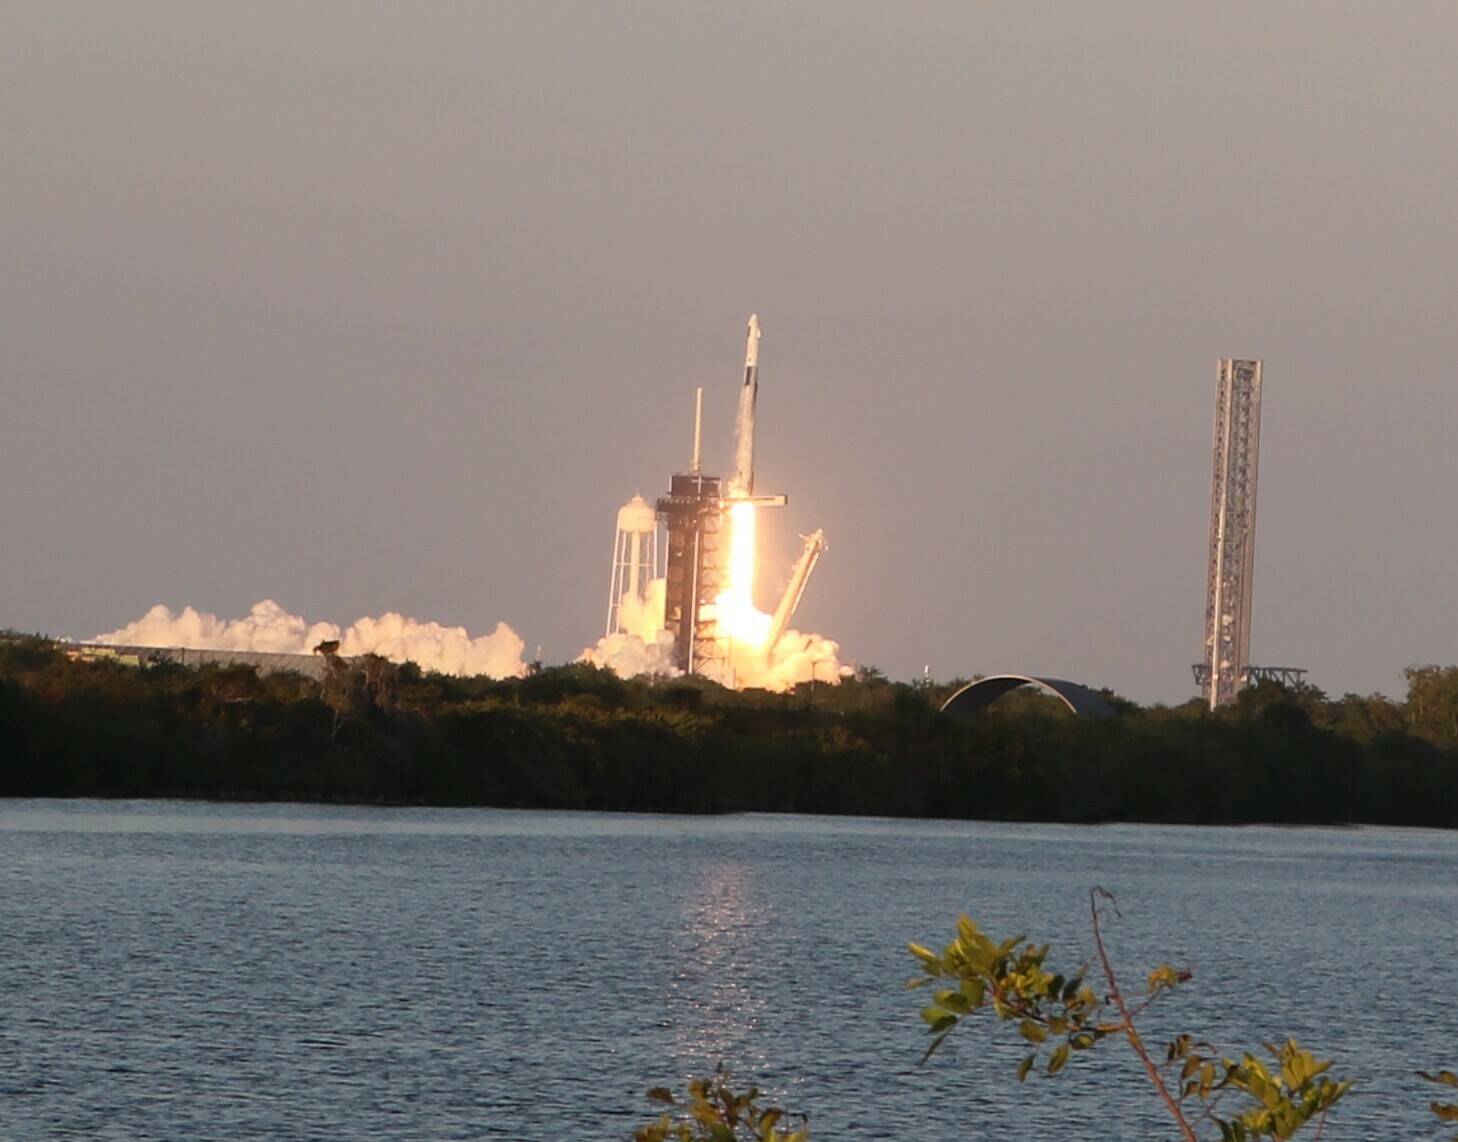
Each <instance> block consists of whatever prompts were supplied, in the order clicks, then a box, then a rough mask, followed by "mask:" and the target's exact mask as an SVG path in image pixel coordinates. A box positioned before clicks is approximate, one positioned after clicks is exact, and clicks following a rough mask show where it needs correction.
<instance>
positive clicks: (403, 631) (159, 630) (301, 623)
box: [92, 599, 526, 678]
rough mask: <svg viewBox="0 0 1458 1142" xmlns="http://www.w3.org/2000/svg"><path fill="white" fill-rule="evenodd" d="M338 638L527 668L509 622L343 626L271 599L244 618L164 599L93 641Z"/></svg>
mask: <svg viewBox="0 0 1458 1142" xmlns="http://www.w3.org/2000/svg"><path fill="white" fill-rule="evenodd" d="M335 640H337V641H338V642H339V653H340V654H342V655H344V656H345V657H351V656H353V655H358V654H378V655H380V656H381V657H382V658H388V659H389V660H390V661H391V662H400V663H405V662H413V663H415V664H416V665H417V666H419V667H420V668H421V669H422V670H431V671H435V672H436V673H439V674H454V675H457V676H468V675H485V676H486V677H488V678H515V677H519V676H520V675H522V674H524V673H525V672H526V664H525V663H524V662H523V661H522V651H523V650H524V649H525V648H526V644H525V643H524V642H523V641H522V639H521V636H520V635H518V634H517V633H516V631H514V630H512V629H511V627H509V626H507V625H506V624H505V623H498V624H497V625H496V629H495V630H494V631H492V632H491V633H490V634H484V635H479V636H477V637H475V638H472V637H471V635H470V634H468V633H467V631H466V629H465V628H464V627H445V626H441V625H440V623H433V622H420V621H418V620H416V619H412V618H407V617H406V616H404V615H400V614H396V613H395V612H393V611H389V612H386V613H385V614H383V615H379V616H378V617H375V618H368V617H366V618H362V619H357V620H356V621H355V622H354V623H353V624H352V625H351V626H349V627H347V628H346V629H344V630H341V629H340V628H339V627H338V626H336V625H335V624H334V623H327V622H316V623H310V622H309V621H308V620H306V619H304V618H302V617H300V616H299V615H294V614H290V613H289V612H288V611H286V610H284V608H283V607H281V606H279V605H278V604H277V603H275V602H274V601H273V600H272V599H264V600H263V601H262V602H260V603H255V604H254V605H253V609H252V610H251V611H249V613H248V615H247V616H246V617H245V618H241V619H220V618H218V616H217V615H213V614H208V613H207V612H205V611H197V610H194V609H193V608H192V607H184V608H183V609H182V611H181V613H177V614H174V613H173V612H172V611H171V610H170V609H169V608H167V607H165V606H163V605H161V604H160V603H159V604H158V605H157V606H155V607H153V608H152V609H151V610H150V611H148V612H147V613H146V614H145V615H143V616H142V617H141V618H139V619H137V620H136V621H135V622H132V623H128V624H127V625H126V626H124V627H122V628H120V629H119V630H114V631H111V632H110V633H108V634H103V635H97V636H96V638H95V639H94V640H92V641H94V642H99V643H108V644H113V645H118V646H155V647H187V648H189V649H192V650H251V651H262V652H266V653H271V654H309V653H311V652H312V651H313V649H314V648H315V647H316V646H318V645H319V644H320V643H321V642H332V641H335Z"/></svg>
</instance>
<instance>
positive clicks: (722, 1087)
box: [633, 1067, 810, 1142]
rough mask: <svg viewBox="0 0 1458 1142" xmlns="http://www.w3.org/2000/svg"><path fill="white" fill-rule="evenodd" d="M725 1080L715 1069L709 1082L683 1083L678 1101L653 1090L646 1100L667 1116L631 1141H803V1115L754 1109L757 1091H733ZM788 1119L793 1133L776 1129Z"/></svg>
mask: <svg viewBox="0 0 1458 1142" xmlns="http://www.w3.org/2000/svg"><path fill="white" fill-rule="evenodd" d="M729 1078H730V1076H729V1074H728V1072H726V1071H725V1070H724V1069H723V1068H722V1067H720V1068H719V1069H718V1070H717V1071H715V1073H714V1075H713V1077H711V1078H700V1079H691V1080H689V1084H688V1091H689V1092H688V1097H687V1099H685V1100H684V1101H683V1102H679V1101H678V1100H677V1099H675V1098H674V1096H673V1092H672V1091H670V1090H668V1088H667V1087H654V1088H653V1089H652V1090H650V1091H649V1092H648V1098H649V1099H651V1100H652V1101H653V1102H658V1103H662V1104H663V1105H665V1106H668V1107H672V1108H673V1112H672V1113H665V1114H664V1115H663V1116H662V1117H660V1118H659V1119H658V1121H657V1122H653V1123H650V1124H649V1125H647V1126H644V1127H641V1128H640V1129H638V1130H636V1131H635V1132H634V1133H633V1142H808V1139H809V1137H810V1130H809V1128H808V1127H807V1126H805V1125H804V1118H803V1116H799V1115H796V1116H791V1115H788V1114H787V1113H786V1112H785V1111H784V1110H782V1109H781V1108H780V1107H778V1106H760V1104H759V1100H760V1094H761V1092H760V1090H759V1088H758V1087H750V1088H749V1089H748V1090H746V1091H743V1092H737V1091H735V1090H734V1089H733V1088H732V1087H731V1086H730V1085H729ZM790 1117H794V1118H796V1119H797V1121H799V1122H800V1123H801V1125H800V1127H799V1129H795V1130H788V1131H787V1130H783V1129H781V1128H780V1123H781V1122H783V1121H785V1120H786V1119H788V1118H790Z"/></svg>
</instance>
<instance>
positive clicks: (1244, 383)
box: [1193, 358, 1306, 710]
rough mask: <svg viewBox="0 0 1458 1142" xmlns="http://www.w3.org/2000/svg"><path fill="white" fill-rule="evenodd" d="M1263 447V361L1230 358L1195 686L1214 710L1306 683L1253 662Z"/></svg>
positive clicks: (1221, 404) (1222, 390)
mask: <svg viewBox="0 0 1458 1142" xmlns="http://www.w3.org/2000/svg"><path fill="white" fill-rule="evenodd" d="M1260 448H1261V362H1260V361H1255V360H1238V359H1235V358H1225V359H1223V360H1222V361H1221V362H1220V365H1219V369H1218V372H1217V376H1216V385H1215V432H1214V445H1213V450H1214V473H1213V476H1212V479H1211V485H1210V556H1209V565H1208V572H1207V576H1206V586H1205V660H1204V661H1203V662H1199V663H1196V664H1195V666H1194V667H1193V670H1194V675H1195V684H1196V685H1198V686H1199V687H1200V688H1201V692H1202V694H1203V696H1204V698H1205V700H1206V701H1207V702H1208V703H1209V705H1210V709H1212V710H1215V709H1218V708H1219V707H1221V706H1228V705H1230V704H1231V703H1233V702H1234V701H1235V697H1236V695H1237V694H1238V693H1239V692H1240V688H1241V687H1242V686H1244V685H1247V684H1248V683H1251V682H1264V681H1271V682H1277V683H1280V684H1281V685H1283V686H1292V685H1299V684H1300V683H1301V680H1302V678H1303V677H1304V676H1305V674H1306V671H1305V670H1304V669H1302V668H1300V667H1295V666H1252V665H1251V663H1250V619H1251V587H1252V580H1253V578H1254V572H1255V523H1256V481H1257V477H1258V476H1259V474H1260Z"/></svg>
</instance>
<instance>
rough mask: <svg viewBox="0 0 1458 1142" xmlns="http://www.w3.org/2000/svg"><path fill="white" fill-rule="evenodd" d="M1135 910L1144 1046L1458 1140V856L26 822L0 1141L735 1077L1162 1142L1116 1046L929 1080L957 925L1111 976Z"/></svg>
mask: <svg viewBox="0 0 1458 1142" xmlns="http://www.w3.org/2000/svg"><path fill="white" fill-rule="evenodd" d="M1094 884H1099V885H1103V886H1105V887H1107V888H1109V889H1110V890H1111V891H1113V892H1115V893H1116V894H1117V895H1118V898H1119V902H1120V908H1121V910H1122V912H1123V919H1122V920H1121V921H1118V922H1117V923H1116V925H1115V927H1114V929H1113V931H1112V932H1111V944H1112V950H1113V952H1114V954H1115V956H1116V959H1117V960H1118V961H1119V962H1120V963H1122V964H1123V965H1125V967H1126V974H1127V976H1128V978H1129V979H1130V980H1132V981H1135V982H1136V983H1137V981H1138V980H1139V979H1141V978H1142V973H1143V969H1145V968H1147V967H1149V966H1152V965H1153V964H1154V963H1156V962H1158V961H1159V960H1163V959H1168V960H1170V961H1172V962H1174V963H1176V964H1181V965H1187V966H1189V967H1190V968H1191V969H1193V971H1194V973H1195V979H1194V981H1193V983H1192V984H1191V985H1190V986H1189V987H1188V988H1187V989H1186V990H1184V991H1182V992H1181V993H1180V994H1178V995H1176V996H1175V997H1174V998H1173V999H1172V1000H1171V1002H1170V1003H1169V1004H1168V1006H1167V1007H1166V1008H1165V1009H1164V1010H1163V1011H1161V1012H1160V1013H1159V1016H1158V1018H1157V1019H1155V1020H1153V1021H1152V1022H1151V1025H1150V1028H1149V1030H1150V1033H1151V1034H1152V1035H1155V1036H1158V1035H1160V1034H1165V1033H1172V1032H1174V1031H1180V1030H1193V1031H1198V1032H1200V1033H1202V1034H1203V1035H1205V1036H1206V1037H1208V1038H1211V1039H1213V1040H1214V1041H1215V1042H1216V1043H1217V1044H1218V1045H1219V1046H1221V1047H1222V1048H1226V1049H1234V1048H1236V1047H1239V1046H1246V1045H1249V1046H1254V1045H1256V1044H1257V1043H1258V1042H1259V1041H1260V1040H1262V1039H1271V1038H1276V1037H1283V1036H1286V1035H1288V1034H1290V1035H1296V1036H1298V1037H1300V1038H1301V1039H1302V1040H1304V1041H1305V1040H1309V1041H1310V1043H1311V1044H1312V1045H1313V1046H1316V1047H1318V1048H1320V1049H1322V1050H1323V1051H1324V1052H1326V1053H1328V1054H1331V1055H1333V1056H1335V1058H1336V1059H1337V1061H1338V1065H1339V1067H1340V1068H1341V1069H1343V1070H1345V1071H1348V1072H1351V1073H1355V1074H1358V1075H1360V1076H1362V1077H1363V1079H1364V1081H1363V1082H1362V1084H1361V1086H1360V1087H1359V1088H1358V1091H1357V1093H1354V1094H1353V1095H1352V1096H1350V1098H1349V1100H1348V1102H1346V1103H1345V1104H1344V1105H1343V1107H1342V1108H1341V1110H1340V1111H1339V1113H1338V1114H1337V1115H1336V1116H1335V1117H1334V1119H1333V1122H1332V1123H1331V1124H1330V1125H1329V1127H1328V1129H1327V1132H1326V1137H1327V1138H1328V1139H1368V1138H1399V1137H1401V1138H1413V1137H1418V1138H1437V1137H1443V1136H1444V1135H1443V1132H1442V1131H1440V1130H1438V1129H1436V1124H1435V1123H1434V1124H1433V1125H1429V1123H1430V1122H1432V1121H1433V1120H1432V1119H1431V1118H1430V1116H1429V1115H1428V1113H1427V1111H1426V1102H1427V1098H1428V1094H1427V1091H1426V1090H1424V1089H1422V1086H1421V1084H1420V1083H1418V1082H1417V1081H1416V1080H1414V1079H1413V1078H1412V1075H1411V1072H1412V1071H1413V1070H1414V1069H1415V1068H1417V1067H1425V1068H1428V1069H1432V1068H1435V1067H1449V1068H1455V1067H1458V1034H1455V1033H1458V1016H1455V1015H1454V1014H1453V996H1454V995H1455V994H1458V949H1455V943H1458V928H1455V920H1458V836H1454V835H1451V834H1444V833H1433V832H1421V831H1407V830H1383V829H1359V830H1295V829H1272V828H1257V829H1184V828H1158V827H1148V826H1117V827H1095V828H1078V827H1055V826H1014V825H993V824H979V823H949V822H909V821H884V820H855V819H844V818H813V817H759V816H751V817H724V818H683V817H637V816H619V815H592V814H568V813H523V812H501V811H489V810H403V809H388V810H368V809H359V808H319V807H293V806H290V807H284V806H234V805H227V806H222V805H200V804H191V803H164V802H123V803H102V802H86V801H78V802H39V801H19V802H17V801H11V802H0V973H3V976H0V978H3V993H0V994H3V1002H0V1137H3V1138H7V1139H9V1138H16V1139H28V1138H53V1137H61V1138H66V1137H71V1138H129V1139H130V1138H169V1139H170V1138H176V1139H190V1138H199V1139H201V1138H239V1137H268V1138H330V1139H333V1138H365V1137H374V1138H478V1137H500V1138H511V1139H521V1140H532V1139H554V1140H555V1139H615V1138H616V1139H626V1138H629V1137H630V1136H631V1133H632V1129H633V1127H634V1126H635V1125H637V1124H639V1123H641V1122H643V1121H645V1120H647V1119H648V1118H650V1117H652V1112H651V1108H650V1107H649V1105H648V1104H647V1103H646V1102H645V1101H644V1100H643V1098H642V1092H643V1091H644V1089H646V1088H647V1087H648V1086H651V1085H657V1084H660V1083H666V1084H670V1085H676V1084H678V1083H680V1082H681V1079H682V1077H683V1076H684V1075H687V1074H691V1073H701V1072H704V1071H705V1070H707V1069H712V1068H713V1066H714V1065H715V1064H716V1063H718V1062H720V1061H723V1062H724V1063H726V1064H727V1065H729V1066H730V1067H732V1068H733V1069H734V1070H735V1071H736V1072H737V1073H739V1074H741V1075H743V1076H744V1077H745V1078H746V1079H753V1080H755V1081H757V1082H759V1083H760V1084H761V1085H762V1086H766V1087H768V1088H770V1089H771V1090H772V1091H774V1093H775V1094H776V1096H777V1097H778V1098H779V1099H780V1100H781V1101H782V1102H784V1103H785V1104H786V1105H789V1106H791V1107H793V1108H796V1109H800V1110H804V1111H807V1112H809V1114H810V1116H811V1125H812V1128H813V1129H814V1134H815V1137H816V1138H817V1139H818V1140H827V1139H838V1138H905V1139H943V1138H946V1139H951V1138H958V1139H969V1138H970V1139H977V1138H988V1139H1044V1138H1051V1137H1066V1138H1131V1139H1139V1138H1166V1137H1171V1136H1172V1134H1173V1132H1172V1131H1171V1130H1170V1129H1169V1128H1168V1127H1167V1126H1166V1125H1165V1124H1164V1122H1163V1121H1162V1119H1161V1118H1160V1116H1159V1112H1158V1108H1157V1107H1156V1106H1155V1104H1154V1102H1153V1100H1152V1098H1151V1097H1150V1096H1149V1094H1148V1092H1147V1091H1146V1090H1145V1089H1144V1087H1143V1082H1144V1080H1143V1078H1142V1076H1141V1075H1140V1074H1139V1073H1138V1072H1137V1068H1136V1066H1135V1065H1134V1064H1133V1060H1132V1056H1126V1055H1125V1054H1121V1053H1120V1052H1121V1051H1122V1050H1123V1049H1122V1048H1121V1047H1120V1046H1119V1045H1117V1044H1113V1045H1109V1046H1106V1047H1104V1048H1102V1049H1101V1050H1100V1052H1098V1053H1097V1054H1096V1055H1095V1056H1093V1057H1080V1058H1078V1059H1076V1060H1075V1062H1074V1064H1072V1065H1070V1067H1069V1069H1068V1070H1067V1071H1066V1072H1065V1073H1064V1074H1063V1075H1062V1076H1060V1077H1059V1078H1058V1079H1056V1080H1052V1081H1030V1082H1029V1083H1028V1084H1027V1085H1025V1086H1021V1087H1020V1086H1018V1085H1017V1084H1016V1083H1015V1082H1013V1081H1011V1072H1012V1070H1013V1068H1014V1066H1015V1065H1016V1062H1017V1060H1018V1058H1020V1057H1021V1054H1022V1051H1021V1050H1020V1049H1019V1042H1020V1041H1015V1036H1009V1035H1008V1034H1006V1033H1005V1029H1001V1028H999V1029H998V1030H997V1031H996V1032H993V1031H990V1030H989V1029H986V1028H966V1029H963V1030H960V1031H959V1032H958V1033H957V1034H956V1035H954V1036H953V1037H952V1039H951V1040H950V1041H949V1049H948V1050H946V1051H945V1052H944V1053H943V1054H941V1055H939V1056H937V1057H936V1058H935V1059H934V1060H933V1061H932V1062H931V1063H930V1064H928V1066H926V1067H924V1068H918V1067H917V1066H916V1065H915V1063H916V1060H917V1058H918V1056H919V1055H920V1052H921V1050H922V1048H923V1047H924V1046H925V1042H924V1037H923V1035H922V1026H921V1023H920V1020H919V1019H918V1018H917V1015H916V1008H917V999H918V995H917V994H916V993H907V992H906V991H905V990H903V988H902V986H901V985H902V983H903V982H904V980H905V979H906V978H907V977H908V976H909V975H910V974H912V969H913V966H914V965H913V964H912V962H911V960H910V957H909V956H908V955H907V954H906V952H905V943H906V941H907V940H908V939H917V940H921V941H923V942H927V943H938V944H939V943H941V942H943V941H944V939H945V938H946V937H948V936H949V934H950V931H951V926H952V924H953V922H954V920H955V917H956V914H957V913H958V912H959V911H966V912H968V913H970V914H971V915H972V916H973V917H974V918H976V919H978V920H979V921H981V922H982V923H983V925H984V927H987V928H988V929H990V930H991V931H993V932H994V933H995V934H1008V935H1011V934H1015V933H1016V932H1022V931H1025V932H1027V933H1028V934H1030V935H1032V936H1035V937H1037V938H1038V939H1040V940H1041V939H1049V940H1052V941H1053V942H1054V944H1055V959H1056V958H1057V956H1056V949H1058V948H1061V947H1066V948H1067V950H1068V952H1067V955H1066V956H1064V957H1062V959H1063V962H1067V963H1071V964H1076V963H1077V962H1078V961H1080V960H1082V959H1083V958H1085V956H1086V955H1087V954H1088V949H1089V947H1090V945H1089V927H1088V914H1087V907H1088V904H1087V898H1088V890H1089V887H1090V886H1091V885H1094Z"/></svg>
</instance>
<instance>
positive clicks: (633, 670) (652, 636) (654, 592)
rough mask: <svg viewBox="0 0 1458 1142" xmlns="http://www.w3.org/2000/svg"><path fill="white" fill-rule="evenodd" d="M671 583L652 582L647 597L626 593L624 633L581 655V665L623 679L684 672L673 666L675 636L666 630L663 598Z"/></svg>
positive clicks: (622, 610) (620, 622) (622, 604)
mask: <svg viewBox="0 0 1458 1142" xmlns="http://www.w3.org/2000/svg"><path fill="white" fill-rule="evenodd" d="M667 586H668V583H667V581H666V580H664V579H651V580H649V582H648V586H647V587H645V588H644V589H643V597H642V598H641V599H639V598H636V597H635V596H634V595H633V593H632V592H631V591H629V592H626V593H625V594H624V595H623V597H622V599H621V600H619V602H618V626H619V627H621V628H622V630H621V631H620V632H617V633H614V634H610V635H607V636H606V637H605V638H600V639H598V640H597V645H596V646H589V647H588V648H587V649H586V650H584V651H583V652H582V653H581V654H580V655H579V656H578V659H577V661H578V662H587V663H591V664H592V665H593V666H602V667H605V668H606V669H608V670H611V671H612V672H613V673H614V674H616V675H617V676H618V677H619V678H638V677H640V676H642V675H651V676H654V677H660V678H672V677H675V676H677V675H678V674H679V673H680V671H679V669H678V667H676V666H675V665H674V664H673V635H671V634H670V633H669V632H668V631H666V630H664V629H663V599H664V591H665V589H666V588H667Z"/></svg>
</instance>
